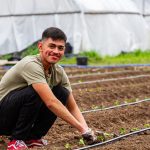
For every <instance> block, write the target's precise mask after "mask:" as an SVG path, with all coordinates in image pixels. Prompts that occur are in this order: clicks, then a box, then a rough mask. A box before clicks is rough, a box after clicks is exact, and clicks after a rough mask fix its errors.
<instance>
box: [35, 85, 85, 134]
mask: <svg viewBox="0 0 150 150" xmlns="http://www.w3.org/2000/svg"><path fill="white" fill-rule="evenodd" d="M32 86H33V88H34V90H35V91H36V92H37V93H38V94H39V96H40V97H41V99H42V100H43V102H44V103H45V105H46V106H47V107H48V108H49V110H51V111H52V112H53V113H54V114H55V115H57V116H58V117H60V118H62V119H63V120H64V121H66V122H68V123H69V124H71V125H72V126H74V127H75V128H76V129H78V131H79V132H81V133H84V132H86V130H87V128H86V123H84V120H83V119H81V118H82V117H79V116H80V114H79V113H77V114H76V115H75V114H74V113H73V115H74V116H73V115H72V114H71V113H70V112H69V111H68V110H67V108H66V107H65V106H64V105H63V104H62V103H61V102H60V101H59V100H58V99H57V98H56V97H55V95H54V94H53V93H52V91H51V89H50V88H49V86H48V85H47V84H46V83H34V84H32ZM70 108H71V107H70ZM78 115H79V116H78ZM77 118H78V119H77ZM79 118H80V119H79ZM81 120H83V121H81Z"/></svg>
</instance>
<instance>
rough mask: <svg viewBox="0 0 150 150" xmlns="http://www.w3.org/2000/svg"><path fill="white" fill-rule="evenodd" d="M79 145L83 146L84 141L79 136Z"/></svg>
mask: <svg viewBox="0 0 150 150" xmlns="http://www.w3.org/2000/svg"><path fill="white" fill-rule="evenodd" d="M79 145H83V146H85V142H84V140H83V138H81V139H80V140H79Z"/></svg>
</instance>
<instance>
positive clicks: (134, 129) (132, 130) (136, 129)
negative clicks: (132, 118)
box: [130, 128, 139, 132]
mask: <svg viewBox="0 0 150 150" xmlns="http://www.w3.org/2000/svg"><path fill="white" fill-rule="evenodd" d="M138 130H139V128H132V129H131V130H130V131H131V132H134V131H138Z"/></svg>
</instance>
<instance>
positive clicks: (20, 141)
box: [15, 140, 26, 147]
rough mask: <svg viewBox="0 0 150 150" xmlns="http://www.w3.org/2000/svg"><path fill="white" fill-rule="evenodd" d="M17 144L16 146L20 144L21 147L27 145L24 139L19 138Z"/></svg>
mask: <svg viewBox="0 0 150 150" xmlns="http://www.w3.org/2000/svg"><path fill="white" fill-rule="evenodd" d="M15 145H16V147H17V146H19V147H20V146H25V147H26V144H25V143H24V142H23V141H22V140H17V141H16V143H15Z"/></svg>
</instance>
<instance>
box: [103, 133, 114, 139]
mask: <svg viewBox="0 0 150 150" xmlns="http://www.w3.org/2000/svg"><path fill="white" fill-rule="evenodd" d="M104 136H105V137H108V138H111V137H113V134H112V133H107V132H105V133H104Z"/></svg>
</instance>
